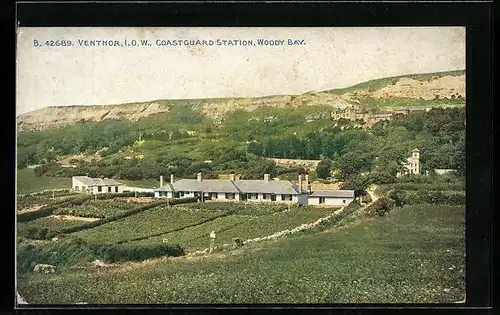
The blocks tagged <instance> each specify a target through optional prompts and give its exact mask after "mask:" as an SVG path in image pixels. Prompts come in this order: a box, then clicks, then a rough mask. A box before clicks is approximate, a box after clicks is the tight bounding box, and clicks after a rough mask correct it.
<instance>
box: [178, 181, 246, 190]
mask: <svg viewBox="0 0 500 315" xmlns="http://www.w3.org/2000/svg"><path fill="white" fill-rule="evenodd" d="M173 187H174V189H175V191H204V192H221V193H238V192H239V190H238V188H237V187H236V186H235V185H234V183H233V181H231V180H227V179H225V180H224V179H203V180H202V181H198V180H197V179H181V180H178V181H176V182H174V183H173Z"/></svg>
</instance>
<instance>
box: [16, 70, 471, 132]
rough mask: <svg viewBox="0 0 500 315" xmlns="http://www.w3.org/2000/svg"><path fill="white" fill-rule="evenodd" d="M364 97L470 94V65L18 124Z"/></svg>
mask: <svg viewBox="0 0 500 315" xmlns="http://www.w3.org/2000/svg"><path fill="white" fill-rule="evenodd" d="M359 97H370V98H378V99H380V98H403V99H404V98H407V99H408V98H413V99H423V100H430V99H436V98H448V99H449V98H455V97H457V98H465V70H457V71H447V72H437V73H427V74H409V75H403V76H396V77H390V78H382V79H377V80H370V81H366V82H363V83H360V84H356V85H354V86H351V87H348V88H344V89H333V90H326V91H322V92H314V91H311V92H306V93H303V94H300V95H270V96H262V97H248V98H243V97H240V98H206V99H185V100H175V99H172V100H155V101H148V102H139V103H127V104H118V105H81V106H78V105H72V106H49V107H45V108H42V109H39V110H35V111H32V112H28V113H24V114H21V115H19V116H18V117H17V128H18V130H19V131H21V130H30V131H38V130H43V129H48V128H53V127H59V126H64V125H69V124H75V123H78V122H82V121H90V122H101V121H103V120H107V119H115V120H119V119H128V120H131V121H137V120H139V119H141V118H143V117H147V116H149V115H153V114H157V113H165V112H171V111H173V110H175V108H176V107H189V108H197V109H199V110H201V112H202V113H203V114H205V115H208V116H210V117H214V118H218V117H224V115H226V113H227V112H229V111H233V110H236V109H242V110H245V111H253V110H255V109H258V108H260V107H275V108H284V107H303V106H316V105H326V106H331V107H346V106H349V105H351V104H354V103H355V102H357V101H356V100H357V99H358V98H359Z"/></svg>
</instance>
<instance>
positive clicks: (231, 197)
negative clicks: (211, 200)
mask: <svg viewBox="0 0 500 315" xmlns="http://www.w3.org/2000/svg"><path fill="white" fill-rule="evenodd" d="M226 199H234V193H226Z"/></svg>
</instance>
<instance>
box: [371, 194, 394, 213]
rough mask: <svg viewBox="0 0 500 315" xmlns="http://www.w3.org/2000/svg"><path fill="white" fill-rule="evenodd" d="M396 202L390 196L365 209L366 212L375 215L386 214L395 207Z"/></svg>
mask: <svg viewBox="0 0 500 315" xmlns="http://www.w3.org/2000/svg"><path fill="white" fill-rule="evenodd" d="M394 205H395V202H394V200H392V199H389V198H385V197H384V198H380V199H378V200H377V201H375V202H374V203H373V204H371V205H370V206H368V207H367V208H366V209H365V214H366V215H368V216H370V217H374V216H384V215H386V214H387V213H389V212H390V211H391V209H392V208H394Z"/></svg>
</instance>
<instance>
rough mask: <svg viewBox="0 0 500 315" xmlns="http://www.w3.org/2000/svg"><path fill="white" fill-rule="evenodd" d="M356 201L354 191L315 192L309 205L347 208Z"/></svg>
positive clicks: (311, 195)
mask: <svg viewBox="0 0 500 315" xmlns="http://www.w3.org/2000/svg"><path fill="white" fill-rule="evenodd" d="M353 200H354V190H314V191H313V192H312V193H311V194H310V195H309V199H308V204H309V205H334V206H347V205H348V204H350V203H351V202H352V201H353Z"/></svg>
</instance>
